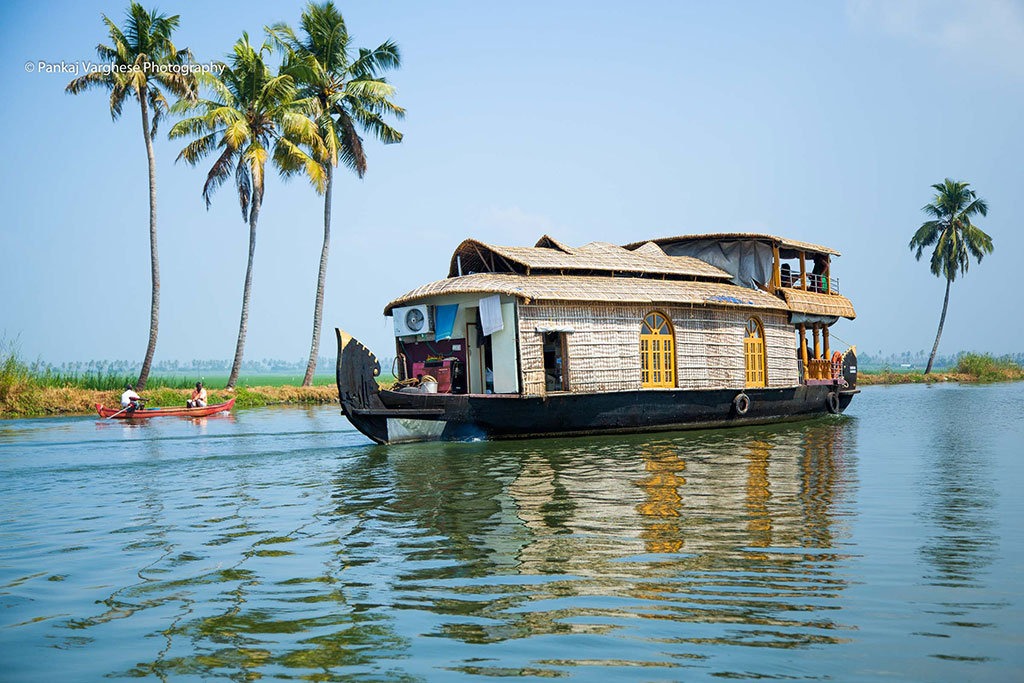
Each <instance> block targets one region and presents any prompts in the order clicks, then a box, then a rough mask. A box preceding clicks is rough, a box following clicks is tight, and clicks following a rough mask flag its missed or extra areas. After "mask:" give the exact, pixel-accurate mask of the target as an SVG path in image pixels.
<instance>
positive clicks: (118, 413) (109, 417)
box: [103, 398, 146, 420]
mask: <svg viewBox="0 0 1024 683" xmlns="http://www.w3.org/2000/svg"><path fill="white" fill-rule="evenodd" d="M136 400H137V401H138V402H139V403H145V401H146V399H144V398H140V399H136ZM131 409H132V406H131V404H128V405H126V406H125V407H124V408H121V410H119V411H117V412H116V413H114V414H113V415H108V416H107V417H105V418H103V419H104V420H109V419H111V418H114V417H117V416H118V415H120V414H121V413H123V412H124V411H126V410H131Z"/></svg>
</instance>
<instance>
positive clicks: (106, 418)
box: [103, 406, 131, 420]
mask: <svg viewBox="0 0 1024 683" xmlns="http://www.w3.org/2000/svg"><path fill="white" fill-rule="evenodd" d="M128 408H131V406H125V407H124V408H121V410H119V411H117V412H116V413H114V414H113V415H107V416H106V417H105V418H103V419H104V420H109V419H110V418H112V417H117V416H118V415H120V414H121V413H123V412H124V411H126V410H128Z"/></svg>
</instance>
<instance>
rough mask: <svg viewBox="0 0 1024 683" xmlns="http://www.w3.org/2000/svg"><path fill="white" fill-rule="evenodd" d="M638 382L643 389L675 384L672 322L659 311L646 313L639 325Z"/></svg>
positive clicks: (674, 347) (674, 349)
mask: <svg viewBox="0 0 1024 683" xmlns="http://www.w3.org/2000/svg"><path fill="white" fill-rule="evenodd" d="M640 384H641V386H642V387H643V388H645V389H651V388H654V387H674V386H675V385H676V345H675V338H674V336H673V334H672V323H670V322H669V321H668V318H666V317H665V316H664V315H662V314H661V313H648V314H647V317H645V318H644V322H643V323H642V324H641V325H640Z"/></svg>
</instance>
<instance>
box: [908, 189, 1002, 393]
mask: <svg viewBox="0 0 1024 683" xmlns="http://www.w3.org/2000/svg"><path fill="white" fill-rule="evenodd" d="M969 187H970V183H963V182H960V181H957V180H950V179H949V178H946V180H945V181H944V182H941V183H936V184H935V185H932V188H934V189H935V192H936V195H935V200H934V201H933V202H932V203H931V204H927V205H925V206H924V207H922V208H921V210H922V211H924V212H925V213H926V214H928V215H929V216H932V217H933V220H930V221H925V222H924V223H922V224H921V227H920V228H918V229H917V232H915V233H914V236H913V237H912V238H911V239H910V245H909V246H910V249H911V251H913V250H914V249H916V250H917V253H916V254H915V256H916V258H917V260H918V261H920V260H921V254H922V252H923V251H924V248H925V247H930V246H932V245H933V244H934V245H935V250H934V251H933V252H932V258H931V271H932V273H933V274H934V275H935V276H937V277H945V278H946V296H945V298H944V299H943V300H942V315H941V316H940V317H939V331H938V332H937V333H936V334H935V345H934V346H932V355H931V356H929V357H928V367H927V368H925V371H924V372H925V374H928V373H929V372H931V371H932V364H933V363H934V362H935V354H936V353H937V352H938V350H939V338H940V337H942V326H943V325H944V324H945V323H946V309H947V308H948V307H949V286H950V285H951V284H953V280H955V279H956V276H957V273H962V274H966V273H967V269H968V267H969V266H970V265H971V256H973V257H974V258H976V259H977V260H978V263H981V259H982V258H984V256H985V254H991V253H992V251H993V246H992V238H991V237H989V236H988V235H987V234H985V233H984V232H982V230H981V228H979V227H978V226H976V225H974V224H973V223H972V222H971V218H972V217H973V216H976V215H978V214H981V215H982V216H987V215H988V204H986V203H985V200H984V199H979V198H978V195H977V194H975V192H974V190H971V189H968V188H969Z"/></svg>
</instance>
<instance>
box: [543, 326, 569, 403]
mask: <svg viewBox="0 0 1024 683" xmlns="http://www.w3.org/2000/svg"><path fill="white" fill-rule="evenodd" d="M565 361H566V354H565V333H564V332H545V333H544V388H545V390H547V391H569V372H568V370H569V368H568V364H567V363H566V362H565Z"/></svg>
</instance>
